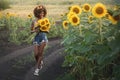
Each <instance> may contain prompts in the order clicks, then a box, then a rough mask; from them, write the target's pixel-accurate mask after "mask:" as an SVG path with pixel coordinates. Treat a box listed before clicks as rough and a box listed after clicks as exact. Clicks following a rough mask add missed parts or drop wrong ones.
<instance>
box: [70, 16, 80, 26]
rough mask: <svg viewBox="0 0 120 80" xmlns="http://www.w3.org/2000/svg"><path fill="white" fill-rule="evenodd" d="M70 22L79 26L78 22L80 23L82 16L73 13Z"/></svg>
mask: <svg viewBox="0 0 120 80" xmlns="http://www.w3.org/2000/svg"><path fill="white" fill-rule="evenodd" d="M70 23H71V24H72V25H73V26H77V25H78V24H80V18H79V17H78V16H77V15H72V16H71V18H70Z"/></svg>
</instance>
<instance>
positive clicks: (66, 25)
mask: <svg viewBox="0 0 120 80" xmlns="http://www.w3.org/2000/svg"><path fill="white" fill-rule="evenodd" d="M68 24H69V21H67V20H65V21H63V23H62V25H63V28H64V29H68Z"/></svg>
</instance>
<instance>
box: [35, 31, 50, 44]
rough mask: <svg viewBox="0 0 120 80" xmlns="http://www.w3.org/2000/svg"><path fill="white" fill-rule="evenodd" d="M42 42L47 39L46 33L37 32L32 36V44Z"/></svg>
mask: <svg viewBox="0 0 120 80" xmlns="http://www.w3.org/2000/svg"><path fill="white" fill-rule="evenodd" d="M42 42H48V39H47V36H46V33H44V32H39V33H37V34H36V36H35V37H34V40H33V44H36V45H40V44H41V43H42Z"/></svg>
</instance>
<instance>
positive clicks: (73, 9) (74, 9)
mask: <svg viewBox="0 0 120 80" xmlns="http://www.w3.org/2000/svg"><path fill="white" fill-rule="evenodd" d="M70 11H71V12H74V13H76V14H81V12H82V9H81V8H80V6H79V5H74V6H71V8H70Z"/></svg>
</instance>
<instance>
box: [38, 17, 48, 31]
mask: <svg viewBox="0 0 120 80" xmlns="http://www.w3.org/2000/svg"><path fill="white" fill-rule="evenodd" d="M37 26H38V28H39V30H40V31H43V32H49V30H50V21H49V19H48V18H43V19H40V20H38V21H37Z"/></svg>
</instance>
